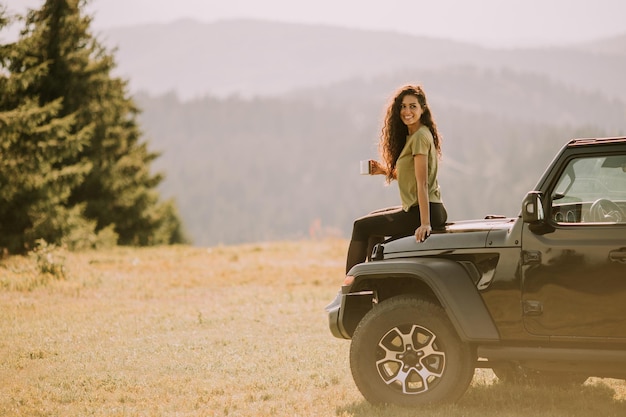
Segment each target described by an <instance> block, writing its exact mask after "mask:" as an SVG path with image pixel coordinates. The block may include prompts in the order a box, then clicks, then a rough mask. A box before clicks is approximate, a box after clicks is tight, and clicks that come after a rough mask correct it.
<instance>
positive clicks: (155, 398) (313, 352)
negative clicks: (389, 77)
mask: <svg viewBox="0 0 626 417" xmlns="http://www.w3.org/2000/svg"><path fill="white" fill-rule="evenodd" d="M346 245H347V243H346V242H345V241H342V240H321V241H301V242H276V243H267V244H258V245H245V246H238V247H213V248H193V247H185V246H174V247H160V248H147V249H131V248H114V249H109V250H105V251H98V252H95V251H94V252H84V253H67V252H63V251H61V250H60V249H48V250H47V251H46V252H42V253H40V254H39V255H38V256H31V257H9V258H7V259H4V260H2V261H0V415H1V416H339V417H349V416H354V417H374V416H384V417H391V416H400V417H403V416H406V417H408V416H418V417H419V416H429V417H432V416H435V417H437V416H441V417H442V416H465V417H473V416H498V417H502V416H512V417H518V416H520V417H521V416H524V417H528V416H568V417H569V416H590V415H594V416H624V415H626V402H624V399H626V384H625V383H624V382H623V381H618V380H600V379H595V380H589V381H588V382H587V383H586V384H585V385H584V386H578V387H570V388H566V389H565V388H561V389H557V388H552V389H547V388H538V387H526V386H518V387H511V386H507V385H505V384H500V383H498V382H497V380H496V379H495V378H494V377H493V374H492V373H491V372H490V371H484V370H481V371H478V372H477V373H476V376H475V379H474V382H473V383H472V386H471V387H470V389H469V390H468V391H467V393H466V394H465V396H464V397H463V398H462V399H461V401H460V402H459V403H457V404H454V405H446V406H440V407H429V408H423V409H419V410H406V409H399V408H395V407H380V408H376V407H372V406H371V405H369V404H368V403H367V402H365V401H364V399H363V397H362V396H361V395H360V393H359V392H358V390H357V389H356V388H355V386H354V383H353V381H352V377H351V375H350V369H349V365H348V350H349V341H344V340H339V339H335V338H333V337H332V336H331V334H330V332H329V330H328V325H327V317H326V314H325V312H324V310H323V307H324V305H325V304H326V303H328V302H329V301H330V300H331V299H332V298H333V296H334V294H335V292H336V291H337V289H338V287H339V284H340V282H341V280H342V270H343V265H344V255H345V250H346ZM46 271H47V272H46Z"/></svg>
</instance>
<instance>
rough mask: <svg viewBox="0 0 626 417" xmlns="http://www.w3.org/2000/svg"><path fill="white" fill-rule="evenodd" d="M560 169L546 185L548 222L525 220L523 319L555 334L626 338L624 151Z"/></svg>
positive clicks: (583, 158)
mask: <svg viewBox="0 0 626 417" xmlns="http://www.w3.org/2000/svg"><path fill="white" fill-rule="evenodd" d="M558 169H559V170H560V173H559V174H558V175H556V176H555V177H554V178H555V179H554V180H553V181H552V184H548V186H547V189H546V190H545V191H544V213H545V217H546V219H545V223H546V225H547V226H549V227H548V228H546V229H545V230H543V231H542V232H537V231H535V232H532V231H531V230H530V229H532V228H531V227H530V226H529V225H528V224H525V225H524V231H523V240H522V249H523V251H522V253H523V260H522V269H521V270H522V310H523V314H524V326H525V328H526V330H527V331H528V332H530V333H532V334H535V335H549V336H554V338H555V340H558V339H559V338H564V339H570V338H574V337H575V338H577V339H578V340H581V341H584V340H586V339H587V338H591V339H594V338H626V152H625V153H623V154H617V153H612V154H605V155H602V154H595V155H578V156H573V157H571V158H570V159H569V160H565V161H564V162H563V163H562V164H561V166H560V167H559V168H558Z"/></svg>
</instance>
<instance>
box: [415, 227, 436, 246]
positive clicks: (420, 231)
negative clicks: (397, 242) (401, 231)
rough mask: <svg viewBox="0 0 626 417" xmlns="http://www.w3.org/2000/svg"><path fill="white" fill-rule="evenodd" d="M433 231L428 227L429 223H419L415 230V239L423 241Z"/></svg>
mask: <svg viewBox="0 0 626 417" xmlns="http://www.w3.org/2000/svg"><path fill="white" fill-rule="evenodd" d="M432 231H433V228H432V227H430V225H429V224H426V225H424V224H423V225H421V226H420V227H418V228H417V229H416V230H415V240H417V241H418V242H423V241H425V240H426V238H427V237H428V236H430V233H431V232H432Z"/></svg>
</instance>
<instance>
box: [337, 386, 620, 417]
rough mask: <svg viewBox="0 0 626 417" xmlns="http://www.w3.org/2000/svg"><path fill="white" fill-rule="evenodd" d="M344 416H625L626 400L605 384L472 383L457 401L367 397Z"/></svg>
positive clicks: (343, 409)
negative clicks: (416, 402) (414, 403)
mask: <svg viewBox="0 0 626 417" xmlns="http://www.w3.org/2000/svg"><path fill="white" fill-rule="evenodd" d="M337 416H341V417H457V416H458V417H461V416H462V417H479V416H480V417H484V416H497V417H528V416H533V417H548V416H549V417H560V416H563V417H565V416H567V417H588V416H598V417H599V416H602V417H613V416H614V417H623V416H626V401H620V400H616V399H615V398H614V390H613V389H611V388H610V387H608V386H606V385H603V384H595V385H580V386H568V387H533V386H527V385H508V384H500V383H496V384H494V385H478V386H473V387H470V388H469V389H468V390H467V392H466V393H465V395H464V396H463V397H462V398H461V399H460V400H459V401H458V402H457V403H456V404H444V405H440V406H422V407H418V408H414V409H407V408H399V407H395V406H381V407H375V406H372V405H370V404H369V403H368V402H366V401H365V400H363V401H360V402H356V403H353V404H350V405H347V406H345V407H338V408H337Z"/></svg>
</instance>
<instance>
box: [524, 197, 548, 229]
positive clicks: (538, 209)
mask: <svg viewBox="0 0 626 417" xmlns="http://www.w3.org/2000/svg"><path fill="white" fill-rule="evenodd" d="M544 219H545V215H544V211H543V194H542V193H541V192H539V191H531V192H529V193H528V194H526V197H525V198H524V202H523V203H522V220H524V223H530V224H537V223H542V222H543V220H544Z"/></svg>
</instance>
